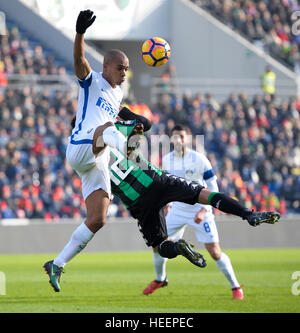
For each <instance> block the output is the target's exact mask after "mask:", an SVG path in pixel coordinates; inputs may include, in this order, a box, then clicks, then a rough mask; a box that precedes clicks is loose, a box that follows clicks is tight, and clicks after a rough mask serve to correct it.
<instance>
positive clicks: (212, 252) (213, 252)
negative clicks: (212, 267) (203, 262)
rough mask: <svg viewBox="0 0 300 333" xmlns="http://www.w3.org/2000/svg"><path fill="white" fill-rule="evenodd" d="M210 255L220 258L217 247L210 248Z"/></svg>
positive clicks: (215, 258)
mask: <svg viewBox="0 0 300 333" xmlns="http://www.w3.org/2000/svg"><path fill="white" fill-rule="evenodd" d="M210 255H211V257H212V258H213V259H214V260H219V259H220V258H221V251H219V249H217V248H216V249H211V251H210Z"/></svg>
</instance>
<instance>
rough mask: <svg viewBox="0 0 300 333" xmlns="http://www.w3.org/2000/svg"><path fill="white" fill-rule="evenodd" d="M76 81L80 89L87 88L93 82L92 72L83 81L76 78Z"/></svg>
mask: <svg viewBox="0 0 300 333" xmlns="http://www.w3.org/2000/svg"><path fill="white" fill-rule="evenodd" d="M77 80H78V83H79V86H80V87H81V88H86V87H89V86H90V85H91V83H92V80H93V71H90V72H89V74H88V75H87V76H86V77H85V79H83V80H81V79H78V78H77Z"/></svg>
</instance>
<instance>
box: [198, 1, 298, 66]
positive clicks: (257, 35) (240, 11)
mask: <svg viewBox="0 0 300 333" xmlns="http://www.w3.org/2000/svg"><path fill="white" fill-rule="evenodd" d="M191 1H192V2H194V3H195V4H197V5H199V6H200V7H202V8H204V9H206V10H208V11H209V12H210V13H211V14H213V15H214V16H215V17H217V18H218V19H219V20H221V21H222V22H223V23H225V24H226V25H227V26H229V27H231V28H233V29H235V30H236V31H238V32H239V33H241V34H242V35H243V36H244V37H246V38H248V39H249V40H250V41H251V42H253V43H255V44H256V45H258V46H259V47H262V48H263V49H264V50H265V51H266V52H268V53H270V54H271V55H272V56H273V57H276V58H277V59H278V60H280V61H282V62H283V63H285V64H286V65H288V66H290V67H291V68H293V69H294V70H295V71H296V72H299V71H300V52H299V51H300V50H299V47H300V31H299V24H298V27H297V20H298V18H299V17H298V16H296V17H293V16H292V13H293V12H296V11H299V9H300V6H299V4H298V1H297V0H191ZM293 24H296V25H295V28H294V29H295V31H297V32H298V33H296V34H295V33H293V29H292V26H293Z"/></svg>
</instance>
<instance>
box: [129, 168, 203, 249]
mask: <svg viewBox="0 0 300 333" xmlns="http://www.w3.org/2000/svg"><path fill="white" fill-rule="evenodd" d="M203 188H204V186H202V185H200V184H199V183H197V182H195V181H187V180H186V179H184V178H181V177H176V176H174V175H171V174H168V173H166V172H164V173H163V174H162V175H161V176H159V175H157V176H156V177H155V178H154V181H153V183H152V184H151V185H150V186H149V188H148V190H147V192H145V193H144V194H143V195H142V196H141V197H140V198H139V199H138V201H137V202H136V203H135V204H134V206H133V207H130V208H129V210H130V213H131V215H132V216H133V217H134V218H135V219H137V220H138V227H139V230H140V231H141V233H142V235H143V237H144V239H145V241H146V244H147V245H148V246H152V247H155V246H157V245H159V244H160V243H161V242H162V241H163V240H165V239H166V238H167V237H168V233H167V227H166V220H165V216H164V213H163V208H164V206H165V205H166V204H168V203H170V202H173V201H180V202H184V203H187V204H190V205H194V204H195V203H197V202H198V196H199V193H200V192H201V190H202V189H203Z"/></svg>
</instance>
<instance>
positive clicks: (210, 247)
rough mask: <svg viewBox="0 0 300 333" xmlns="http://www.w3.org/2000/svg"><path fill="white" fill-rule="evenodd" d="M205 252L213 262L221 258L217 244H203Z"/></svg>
mask: <svg viewBox="0 0 300 333" xmlns="http://www.w3.org/2000/svg"><path fill="white" fill-rule="evenodd" d="M205 247H206V249H207V251H208V252H209V254H210V256H211V257H212V258H213V259H214V260H219V259H220V258H221V256H222V251H221V248H220V246H219V244H218V243H208V244H205Z"/></svg>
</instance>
